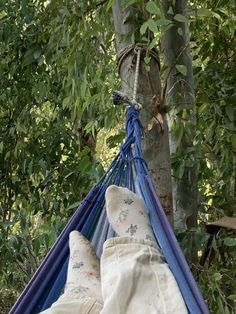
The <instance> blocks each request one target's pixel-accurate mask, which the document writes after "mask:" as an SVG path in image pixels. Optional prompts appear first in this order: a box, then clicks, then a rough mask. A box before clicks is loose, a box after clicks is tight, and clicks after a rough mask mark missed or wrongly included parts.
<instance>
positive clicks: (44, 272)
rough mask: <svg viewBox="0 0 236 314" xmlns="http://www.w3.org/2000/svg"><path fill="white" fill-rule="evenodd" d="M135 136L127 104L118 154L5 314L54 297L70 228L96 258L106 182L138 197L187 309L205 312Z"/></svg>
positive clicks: (27, 310) (33, 312)
mask: <svg viewBox="0 0 236 314" xmlns="http://www.w3.org/2000/svg"><path fill="white" fill-rule="evenodd" d="M141 137H142V126H141V123H140V120H139V111H138V110H136V109H134V108H133V107H130V108H129V109H128V111H127V120H126V140H125V142H124V143H123V144H122V145H121V148H120V151H119V153H118V154H117V156H116V157H115V158H114V160H113V161H112V162H111V165H110V166H109V168H108V169H107V171H106V172H105V173H104V175H103V176H102V177H101V179H100V181H99V182H98V183H97V185H96V186H95V187H93V188H92V189H91V190H90V192H89V193H88V195H87V196H86V197H85V199H84V200H83V201H82V203H81V205H80V206H79V207H78V208H77V210H76V211H75V213H74V215H73V216H72V217H71V219H70V220H69V222H68V224H67V225H66V227H65V228H64V230H63V231H62V233H61V235H60V236H59V237H58V239H57V241H56V243H55V244H54V246H53V247H52V249H51V250H50V252H49V253H48V255H47V256H46V258H45V259H44V261H43V262H42V264H41V265H40V267H39V269H38V270H37V271H36V273H35V275H34V276H33V278H32V279H31V281H30V282H29V284H28V285H27V287H26V288H25V290H24V291H23V292H22V294H21V296H20V297H19V299H18V300H17V302H16V304H15V305H14V306H13V308H12V309H11V311H10V314H22V313H24V314H37V313H39V312H40V311H42V310H45V309H47V308H48V307H50V306H51V304H52V303H53V302H55V301H56V300H57V298H58V297H59V296H60V294H61V291H63V287H64V285H65V282H66V274H67V265H68V258H69V246H68V240H69V233H70V232H71V231H73V230H78V231H80V232H81V233H82V234H83V235H84V236H85V237H86V238H87V239H89V240H90V241H91V242H92V244H93V245H94V247H95V249H96V253H97V255H98V256H101V253H102V247H103V243H104V242H105V241H106V239H108V238H110V237H113V236H115V233H114V230H113V229H112V228H111V226H110V225H109V223H108V220H107V217H106V210H105V191H106V189H107V187H108V186H109V185H110V184H117V185H120V186H126V187H128V188H129V189H131V190H132V191H134V192H135V193H137V194H138V195H139V196H140V197H142V199H143V200H144V202H145V204H146V207H147V209H148V211H149V215H150V221H151V224H152V227H153V231H154V234H155V237H156V240H157V243H158V245H159V246H160V247H161V249H162V252H163V255H164V256H165V259H166V261H167V263H168V265H169V267H170V269H171V271H172V273H173V275H174V276H175V279H176V281H177V283H178V285H179V288H180V291H181V293H182V296H183V298H184V301H185V303H186V306H187V308H188V312H189V313H190V314H209V311H208V309H207V306H206V304H205V302H204V299H203V297H202V295H201V293H200V291H199V289H198V287H197V284H196V282H195V280H194V278H193V276H192V273H191V271H190V269H189V267H188V265H187V262H186V260H185V258H184V255H183V253H182V251H181V249H180V247H179V244H178V242H177V240H176V238H175V235H174V233H173V230H172V228H171V226H170V224H169V222H168V220H167V218H166V216H165V213H164V211H163V208H162V206H161V204H160V201H159V198H158V196H157V194H156V191H155V189H154V186H153V183H152V179H151V178H150V176H149V174H148V167H147V164H146V162H145V160H144V158H143V154H142V149H141ZM150 293H152V292H150Z"/></svg>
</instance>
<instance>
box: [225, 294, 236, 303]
mask: <svg viewBox="0 0 236 314" xmlns="http://www.w3.org/2000/svg"><path fill="white" fill-rule="evenodd" d="M227 299H229V300H233V301H236V294H231V295H229V296H228V297H227Z"/></svg>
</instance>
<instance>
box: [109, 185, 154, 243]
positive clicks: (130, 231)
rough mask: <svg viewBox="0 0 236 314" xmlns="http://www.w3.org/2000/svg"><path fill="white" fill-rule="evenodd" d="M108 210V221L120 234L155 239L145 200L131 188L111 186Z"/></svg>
mask: <svg viewBox="0 0 236 314" xmlns="http://www.w3.org/2000/svg"><path fill="white" fill-rule="evenodd" d="M106 211H107V217H108V221H109V222H110V224H111V225H112V227H113V229H114V230H115V231H116V233H117V234H118V235H119V236H121V237H127V236H128V237H135V238H141V239H145V240H151V241H155V236H154V234H153V231H152V227H151V225H150V220H149V217H148V213H147V210H146V208H145V205H144V202H143V201H142V199H141V198H140V197H139V196H138V195H136V194H135V193H133V192H131V191H130V190H129V189H127V188H123V187H118V186H116V185H111V186H109V187H108V189H107V190H106Z"/></svg>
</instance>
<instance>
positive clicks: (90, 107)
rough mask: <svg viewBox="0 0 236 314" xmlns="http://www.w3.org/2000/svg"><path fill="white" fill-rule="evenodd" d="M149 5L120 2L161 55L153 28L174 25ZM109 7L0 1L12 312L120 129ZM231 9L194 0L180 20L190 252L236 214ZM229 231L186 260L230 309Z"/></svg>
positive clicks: (3, 208)
mask: <svg viewBox="0 0 236 314" xmlns="http://www.w3.org/2000/svg"><path fill="white" fill-rule="evenodd" d="M148 3H149V4H147V3H146V2H145V1H139V0H125V1H124V5H125V6H133V7H134V8H135V12H136V14H135V16H134V17H127V18H135V19H140V20H141V22H140V25H142V26H141V29H140V28H139V29H137V30H136V32H137V33H138V34H140V35H139V36H140V38H142V35H143V34H144V28H148V29H150V30H151V31H152V32H154V34H155V38H154V40H153V41H152V43H151V44H152V46H153V47H157V48H158V49H159V50H160V53H161V47H160V36H161V35H160V34H161V33H160V31H161V32H163V31H164V30H165V29H164V30H163V27H164V28H165V27H172V26H171V25H168V21H167V20H165V18H164V17H163V14H162V7H161V6H159V5H158V3H157V4H153V2H152V1H148ZM150 3H151V4H150ZM111 6H112V0H110V1H102V2H100V3H98V2H97V1H66V0H57V1H54V0H52V1H41V0H38V1H36V0H35V1H28V0H2V1H0V42H1V45H0V55H1V58H0V77H1V80H0V230H1V233H0V252H1V258H0V269H1V273H0V285H1V288H0V294H1V300H0V312H1V313H7V312H8V309H9V308H10V306H11V305H12V303H14V300H15V299H16V297H17V296H18V294H19V293H20V291H21V290H22V289H23V287H24V286H25V284H26V283H27V282H28V280H29V279H30V277H31V276H32V274H33V273H34V271H35V269H36V268H37V266H38V264H39V263H40V261H41V260H42V258H43V256H45V254H46V252H47V251H48V249H49V248H50V246H51V245H52V243H53V242H54V241H55V239H56V238H57V236H58V234H59V233H60V231H61V230H62V228H63V226H64V225H65V223H66V221H67V219H68V217H70V215H71V214H72V212H73V211H74V209H75V208H76V207H77V206H78V204H79V202H80V201H81V200H82V198H83V196H84V195H85V194H86V192H87V191H88V189H89V187H90V186H92V185H93V184H94V182H96V181H97V180H98V178H99V177H100V175H101V174H102V173H103V171H104V166H106V165H107V164H108V163H109V158H111V154H113V153H114V151H113V152H111V153H110V149H113V148H114V147H116V146H117V145H118V143H119V142H120V140H121V139H122V137H123V136H124V130H123V129H122V127H123V122H122V125H119V122H121V120H122V119H120V117H123V116H124V113H123V111H122V109H117V108H113V107H112V105H111V92H112V90H114V89H115V88H117V86H118V85H119V79H118V76H117V68H116V63H115V44H114V40H115V34H114V27H113V20H112V14H111ZM156 7H157V8H158V10H156V9H155V8H156ZM153 10H154V12H153ZM155 10H156V12H155ZM235 12H236V5H235V1H234V0H227V1H226V0H218V1H213V0H207V1H204V3H203V2H202V1H200V0H199V1H197V0H196V1H189V6H188V12H187V13H188V16H187V17H184V16H177V17H176V18H177V19H179V20H180V21H181V20H182V21H185V20H186V18H188V19H189V25H190V32H191V34H190V35H191V37H190V46H191V52H192V56H193V67H194V77H195V92H196V114H197V133H196V138H195V139H194V146H193V149H194V150H196V154H197V160H198V173H199V176H198V178H199V179H198V185H199V200H198V222H199V226H198V228H195V229H191V230H188V231H186V232H184V233H181V234H178V239H179V240H180V242H181V244H182V246H183V248H184V250H185V252H186V253H187V252H188V251H191V250H193V249H194V248H197V250H198V252H199V257H200V256H201V254H202V252H203V250H204V248H205V247H206V243H207V240H208V238H209V235H208V234H207V233H206V231H205V225H206V223H207V222H208V221H214V220H216V219H217V218H220V217H222V216H225V215H228V216H232V215H233V214H234V213H235V204H236V202H235V201H236V133H235V131H236V116H235V115H236V113H235V111H236V109H235V103H236V88H235V84H234V80H235V74H236V63H235V60H236V54H235V47H236V40H235ZM145 23H146V24H145ZM163 69H165V67H163ZM179 70H180V71H182V72H184V71H185V68H184V67H182V68H179ZM162 74H163V73H162ZM178 110H179V111H178ZM181 110H182V109H181V104H180V105H179V107H177V115H178V112H179V116H180V117H181V119H178V123H177V124H176V129H175V130H174V131H175V132H176V134H178V135H179V136H180V137H181V136H182V135H183V134H184V132H185V128H184V117H183V115H182V111H181ZM122 121H123V120H122ZM104 138H106V139H107V146H106V148H105V149H104V145H103V143H104ZM189 163H190V160H189V158H188V152H181V151H178V152H177V153H176V154H175V155H173V156H172V166H173V174H174V175H175V176H177V177H180V178H181V176H182V175H183V173H184V169H185V167H191V164H189ZM230 236H231V235H230V234H229V233H227V232H225V231H220V232H219V233H218V234H217V235H216V237H215V238H214V240H213V242H212V246H211V250H212V252H215V257H214V259H213V260H212V261H211V263H210V265H209V264H208V263H205V264H204V265H201V266H200V264H199V261H196V263H195V264H194V265H192V269H193V271H194V273H195V274H196V276H197V279H198V281H199V284H200V286H201V289H202V291H203V294H204V296H205V298H206V301H207V303H208V305H209V307H210V310H211V312H212V313H226V314H228V313H234V311H235V300H236V294H235V285H236V280H235V278H236V263H235V247H236V239H235V236H232V237H230ZM190 239H191V240H190ZM223 244H224V247H225V248H226V250H225V249H224V253H223V254H222V245H223Z"/></svg>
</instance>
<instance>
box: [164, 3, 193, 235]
mask: <svg viewBox="0 0 236 314" xmlns="http://www.w3.org/2000/svg"><path fill="white" fill-rule="evenodd" d="M172 3H173V1H168V0H162V5H163V9H164V14H165V17H166V18H167V19H168V20H171V21H172V23H173V24H174V27H171V28H170V29H169V30H168V31H166V32H165V33H164V34H163V39H162V49H163V52H164V62H165V65H167V66H168V71H167V72H168V74H167V76H166V93H165V96H166V98H165V102H166V105H167V106H168V108H169V110H170V111H169V114H168V118H169V119H168V123H169V128H170V130H171V132H170V150H171V154H176V155H175V156H178V159H177V165H178V166H179V167H180V168H181V167H182V168H181V171H180V172H181V173H180V172H178V173H179V177H173V181H172V183H173V204H174V222H175V227H176V228H177V229H178V230H179V231H184V230H186V228H191V227H194V226H196V215H197V166H196V158H195V150H194V144H193V139H194V136H195V123H196V117H195V112H194V107H195V96H194V82H193V71H192V60H191V55H190V49H189V28H188V21H187V18H186V20H185V19H184V16H186V9H187V1H186V0H177V1H175V5H172ZM177 14H178V15H177ZM179 65H180V66H179ZM185 72H186V73H185ZM185 74H186V75H185ZM180 168H179V169H180Z"/></svg>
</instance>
